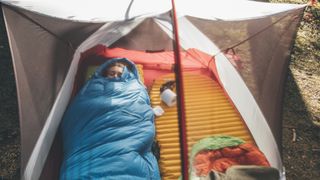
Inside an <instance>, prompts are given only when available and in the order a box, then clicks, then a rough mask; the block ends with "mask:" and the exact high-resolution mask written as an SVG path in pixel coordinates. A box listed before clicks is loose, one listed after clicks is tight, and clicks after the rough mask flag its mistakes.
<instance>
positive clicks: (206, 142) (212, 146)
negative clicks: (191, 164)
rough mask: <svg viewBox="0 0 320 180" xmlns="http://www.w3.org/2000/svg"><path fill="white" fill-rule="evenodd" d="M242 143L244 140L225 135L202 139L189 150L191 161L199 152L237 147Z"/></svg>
mask: <svg viewBox="0 0 320 180" xmlns="http://www.w3.org/2000/svg"><path fill="white" fill-rule="evenodd" d="M243 143H244V140H242V139H240V138H237V137H232V136H225V135H219V136H211V137H207V138H203V139H201V140H200V141H198V142H197V143H196V144H195V145H193V147H192V150H191V160H193V158H194V156H195V155H196V154H197V153H198V152H199V151H201V150H216V149H221V148H224V147H232V146H238V145H240V144H243Z"/></svg>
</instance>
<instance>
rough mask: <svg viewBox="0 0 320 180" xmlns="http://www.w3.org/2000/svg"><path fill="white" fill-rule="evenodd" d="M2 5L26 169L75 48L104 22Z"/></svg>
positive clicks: (22, 157) (22, 158)
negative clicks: (86, 21)
mask: <svg viewBox="0 0 320 180" xmlns="http://www.w3.org/2000/svg"><path fill="white" fill-rule="evenodd" d="M2 9H3V14H4V17H5V22H6V27H7V32H8V36H9V41H10V46H11V51H12V59H13V64H14V68H15V76H16V81H17V91H18V101H19V116H20V128H21V147H22V149H21V152H22V153H21V161H22V163H21V170H23V169H24V167H25V165H26V163H27V161H28V159H29V157H30V153H31V151H32V150H33V147H34V145H35V143H36V141H37V138H38V136H39V134H40V132H41V129H42V127H43V125H44V123H45V120H46V118H47V116H48V114H49V112H50V109H51V107H52V105H53V102H54V100H55V97H56V96H57V94H58V92H59V90H60V88H61V86H62V83H63V81H64V78H65V76H66V73H67V70H68V67H69V65H70V61H71V60H72V56H73V53H74V48H76V47H77V46H78V45H79V43H81V42H82V41H83V40H84V39H86V38H87V37H88V36H89V35H90V34H91V33H92V32H93V31H95V30H96V29H98V28H99V27H100V26H101V25H102V24H92V23H80V22H79V23H74V22H67V21H65V20H61V19H54V18H47V17H46V16H43V15H39V14H36V13H32V12H29V11H26V10H22V9H18V8H13V7H8V6H6V5H2ZM35 23H37V24H35ZM44 28H45V29H44ZM46 29H47V30H50V32H48V31H46ZM55 35H58V36H55ZM71 45H72V46H71Z"/></svg>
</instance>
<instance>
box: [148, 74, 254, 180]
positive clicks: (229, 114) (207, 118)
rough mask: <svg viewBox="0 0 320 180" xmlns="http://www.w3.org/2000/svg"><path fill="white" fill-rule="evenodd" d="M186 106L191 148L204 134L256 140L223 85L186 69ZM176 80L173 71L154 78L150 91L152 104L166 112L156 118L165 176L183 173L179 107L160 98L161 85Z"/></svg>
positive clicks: (176, 177)
mask: <svg viewBox="0 0 320 180" xmlns="http://www.w3.org/2000/svg"><path fill="white" fill-rule="evenodd" d="M183 77H184V91H185V109H186V124H187V128H186V129H187V140H188V150H189V151H188V152H189V153H190V152H191V148H192V145H193V144H195V143H196V142H197V141H199V140H200V139H202V138H204V137H209V136H212V135H218V134H219V135H230V136H236V137H239V138H242V139H243V140H245V141H246V142H249V143H254V140H253V138H252V136H251V134H250V132H249V131H248V129H247V127H246V125H245V123H244V121H243V120H242V118H241V117H240V114H239V113H238V111H237V110H236V109H235V108H234V106H233V105H232V104H231V103H230V102H229V100H228V98H227V97H226V95H225V93H224V91H223V89H222V88H221V87H220V86H219V84H218V83H217V82H216V81H214V80H213V79H211V78H209V77H207V76H204V75H200V74H193V73H184V75H183ZM170 80H174V74H169V75H165V76H162V77H160V78H158V79H157V80H155V82H154V84H153V85H152V88H151V91H150V98H151V103H152V106H153V107H155V106H161V107H162V108H163V109H164V111H165V113H164V114H163V115H162V116H160V117H157V118H156V119H155V124H156V139H157V141H158V143H159V145H160V161H159V166H160V171H161V176H162V179H164V180H166V179H170V180H171V179H174V180H176V179H178V178H179V176H180V147H179V129H178V117H177V108H176V106H174V107H168V106H167V105H165V104H164V103H163V102H162V101H161V99H160V87H161V86H162V84H164V83H166V82H167V81H170Z"/></svg>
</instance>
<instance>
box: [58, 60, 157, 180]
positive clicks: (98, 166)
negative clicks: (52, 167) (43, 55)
mask: <svg viewBox="0 0 320 180" xmlns="http://www.w3.org/2000/svg"><path fill="white" fill-rule="evenodd" d="M114 61H123V62H126V63H127V64H129V66H128V67H124V69H123V74H122V75H121V77H119V78H113V79H109V78H106V77H103V76H102V72H103V71H104V70H105V69H106V68H107V67H108V65H110V63H113V62H114ZM129 69H130V70H129ZM61 127H62V137H63V150H64V159H63V164H62V166H61V171H60V179H68V180H69V179H115V180H119V179H120V180H121V179H143V180H145V179H160V175H159V169H158V163H157V160H156V158H155V157H154V155H153V154H152V152H151V146H152V142H153V138H154V136H155V127H154V115H153V111H152V108H151V106H150V99H149V96H148V93H147V91H146V89H145V86H144V85H143V84H142V83H141V81H140V80H139V76H138V72H137V69H136V66H135V65H134V64H133V63H132V62H131V61H129V60H127V59H112V60H108V61H107V62H106V63H104V64H103V65H101V66H100V67H99V68H98V69H97V70H96V72H95V74H94V75H93V77H92V78H91V79H90V80H88V81H87V83H86V84H85V86H84V87H83V88H82V89H81V90H80V92H79V93H78V95H77V96H76V97H75V98H74V100H73V101H72V102H71V104H70V105H69V107H68V109H67V110H66V112H65V114H64V117H63V120H62V126H61Z"/></svg>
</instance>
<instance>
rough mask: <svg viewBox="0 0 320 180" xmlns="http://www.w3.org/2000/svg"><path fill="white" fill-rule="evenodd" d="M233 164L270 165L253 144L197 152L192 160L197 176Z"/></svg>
mask: <svg viewBox="0 0 320 180" xmlns="http://www.w3.org/2000/svg"><path fill="white" fill-rule="evenodd" d="M233 165H258V166H270V164H269V162H268V160H267V159H266V157H265V156H264V154H263V153H262V152H261V151H260V150H259V149H258V148H257V147H256V146H254V145H252V144H249V143H244V144H241V145H239V146H234V147H225V148H222V149H217V150H204V151H201V152H199V153H198V154H197V155H196V156H195V158H194V161H193V166H194V168H195V170H196V174H197V175H198V176H206V175H208V174H209V172H210V171H211V170H215V171H218V172H223V173H224V172H225V171H226V170H227V169H228V168H229V167H231V166H233Z"/></svg>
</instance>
